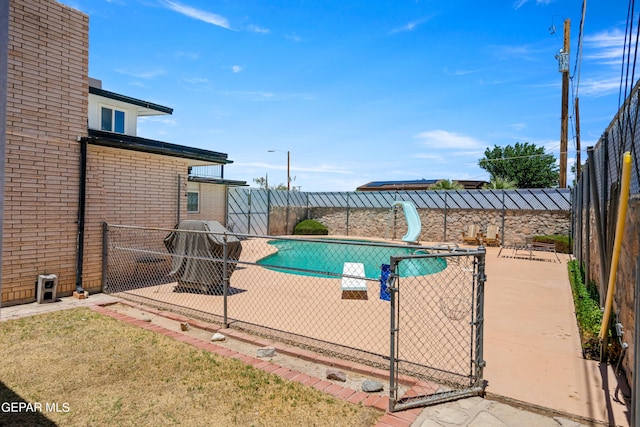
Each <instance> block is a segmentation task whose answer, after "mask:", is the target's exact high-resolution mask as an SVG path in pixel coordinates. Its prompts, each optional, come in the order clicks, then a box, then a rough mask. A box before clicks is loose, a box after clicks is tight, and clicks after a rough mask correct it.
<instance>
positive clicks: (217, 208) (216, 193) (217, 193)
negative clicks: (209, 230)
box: [184, 182, 227, 225]
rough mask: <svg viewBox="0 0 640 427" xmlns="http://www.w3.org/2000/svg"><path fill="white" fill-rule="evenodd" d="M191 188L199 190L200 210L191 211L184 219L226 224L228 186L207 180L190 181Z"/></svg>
mask: <svg viewBox="0 0 640 427" xmlns="http://www.w3.org/2000/svg"><path fill="white" fill-rule="evenodd" d="M189 189H190V191H191V189H193V190H194V191H198V193H199V195H200V196H199V197H200V212H197V213H196V212H189V213H188V214H187V217H186V218H184V219H197V220H202V221H218V222H219V223H220V224H222V225H224V224H225V223H226V220H227V187H226V186H225V185H220V184H210V183H206V182H189Z"/></svg>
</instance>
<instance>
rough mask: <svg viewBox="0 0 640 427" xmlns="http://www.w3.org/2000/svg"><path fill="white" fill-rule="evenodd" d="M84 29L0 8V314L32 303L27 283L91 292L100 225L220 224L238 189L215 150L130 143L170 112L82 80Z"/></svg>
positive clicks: (31, 3)
mask: <svg viewBox="0 0 640 427" xmlns="http://www.w3.org/2000/svg"><path fill="white" fill-rule="evenodd" d="M88 31H89V19H88V17H87V15H85V14H83V13H81V12H80V11H77V10H75V9H73V8H70V7H68V6H65V5H62V4H60V3H58V2H56V1H55V0H10V2H9V25H8V42H7V46H6V47H7V52H8V57H7V62H6V66H4V67H3V68H5V69H0V73H3V74H5V75H6V81H7V84H6V108H5V111H6V130H5V132H4V133H5V135H4V139H5V158H4V164H5V176H4V177H5V197H4V219H3V242H2V243H3V250H2V282H1V291H2V300H1V301H2V305H9V304H19V303H25V302H32V301H35V299H36V287H37V279H38V276H39V275H50V274H55V275H56V276H57V279H58V282H57V283H58V284H57V294H58V295H70V294H72V293H73V292H74V291H82V292H84V291H89V292H95V291H100V290H101V286H102V225H103V223H104V222H107V223H112V224H127V225H144V226H152V227H166V228H172V227H174V226H175V225H176V224H177V222H178V221H179V220H180V219H206V220H217V221H220V222H222V223H224V221H225V217H226V213H225V206H226V189H227V186H229V185H246V183H244V182H242V181H229V180H225V179H224V166H225V165H227V164H229V163H232V162H231V160H229V159H228V157H227V154H225V153H220V152H216V151H211V150H203V149H199V148H194V147H187V146H183V145H177V144H172V143H168V142H162V141H156V140H150V139H146V138H141V137H139V136H137V122H138V117H142V116H148V115H166V114H171V113H172V112H173V110H172V109H171V108H169V107H166V106H162V105H157V104H154V103H152V102H147V101H143V100H140V99H136V98H131V97H129V96H125V95H121V94H117V93H114V92H110V91H108V90H105V89H103V88H102V84H101V82H100V81H98V80H94V79H90V78H89V76H88V63H89V53H88ZM0 64H3V63H2V62H0ZM159 90H160V89H159ZM201 175H202V176H201Z"/></svg>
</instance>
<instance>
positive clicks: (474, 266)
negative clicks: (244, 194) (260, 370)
mask: <svg viewBox="0 0 640 427" xmlns="http://www.w3.org/2000/svg"><path fill="white" fill-rule="evenodd" d="M104 242H105V246H104V264H103V265H104V268H103V274H104V285H103V288H104V291H105V292H107V293H112V294H116V295H118V296H119V297H122V298H125V299H129V300H133V301H136V302H140V303H143V304H146V305H150V306H154V307H157V308H162V309H167V310H171V311H174V312H178V313H181V314H185V315H187V316H190V317H193V318H199V319H202V320H206V321H211V322H215V323H220V324H223V325H224V326H226V327H230V328H237V329H241V330H244V331H247V332H249V333H252V334H257V335H259V336H262V337H266V338H268V339H272V340H276V341H280V342H285V343H289V344H293V345H296V346H300V347H303V348H306V349H309V350H312V351H316V352H321V353H324V354H328V355H331V356H334V357H338V358H341V359H345V360H352V361H355V362H360V363H364V364H367V365H370V366H374V367H378V368H382V369H385V370H386V369H390V370H391V374H390V380H391V383H392V386H391V391H390V394H391V400H390V401H391V409H399V408H402V407H403V405H405V406H406V405H409V406H416V405H424V404H426V403H429V402H430V401H431V400H433V399H436V398H438V396H442V395H444V396H447V397H448V398H450V397H451V396H456V395H458V394H459V393H476V394H477V393H480V392H481V388H479V386H480V385H481V375H482V370H481V366H482V363H481V359H482V350H481V349H482V333H481V331H482V329H481V323H482V321H481V319H482V304H481V302H482V295H481V294H482V287H481V286H479V283H480V282H483V280H479V278H482V277H483V276H484V270H483V268H482V270H481V269H480V268H479V266H480V265H482V266H484V263H479V261H478V260H479V259H482V260H484V250H483V249H482V250H462V249H458V248H455V247H424V246H412V245H398V244H387V243H381V242H372V241H364V240H350V241H346V240H339V239H311V238H303V239H295V238H273V237H269V236H257V235H249V234H236V233H228V232H225V233H214V232H202V231H194V230H175V229H160V228H142V227H130V226H115V225H106V224H105V226H104ZM390 330H391V333H390ZM400 337H402V338H401V339H400ZM390 363H392V365H391V366H390ZM402 375H409V376H411V377H413V378H417V380H419V381H420V384H422V385H423V386H424V387H422V391H423V392H421V393H419V394H420V396H421V398H419V399H416V396H402V395H401V394H402V393H403V392H404V391H405V389H406V387H404V388H402V387H400V379H401V378H402ZM401 390H402V391H401ZM425 395H426V396H428V397H426V398H425Z"/></svg>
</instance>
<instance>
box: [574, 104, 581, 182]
mask: <svg viewBox="0 0 640 427" xmlns="http://www.w3.org/2000/svg"><path fill="white" fill-rule="evenodd" d="M575 115H576V182H578V181H580V173H581V171H580V168H581V166H582V165H581V164H580V108H579V107H578V97H577V96H576V112H575Z"/></svg>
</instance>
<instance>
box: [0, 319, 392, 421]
mask: <svg viewBox="0 0 640 427" xmlns="http://www.w3.org/2000/svg"><path fill="white" fill-rule="evenodd" d="M0 337H1V340H2V344H1V345H0V360H1V361H2V363H0V381H1V383H0V403H2V402H11V401H15V400H17V399H19V398H21V399H22V400H23V401H25V402H27V403H31V404H34V403H41V404H42V405H43V407H44V406H45V404H46V403H57V404H58V407H59V409H60V412H46V411H43V413H42V414H28V413H25V412H21V413H20V414H16V413H11V412H7V411H0V425H5V424H6V425H26V424H28V423H31V424H32V425H38V424H42V422H43V421H46V420H43V419H42V418H41V416H42V415H45V416H46V417H47V418H49V419H50V420H52V421H53V422H55V423H56V424H59V425H65V426H68V425H81V426H103V425H120V426H125V425H131V426H140V425H183V426H200V425H202V426H218V425H219V426H229V425H239V426H252V425H255V426H283V425H300V426H349V427H351V426H370V425H373V424H375V423H376V421H377V420H378V419H379V418H380V417H381V416H382V413H381V412H379V411H377V410H374V409H372V408H364V407H361V406H356V405H351V404H348V403H345V402H342V401H340V400H337V399H335V398H333V397H332V396H329V395H327V394H324V393H320V392H318V391H317V390H315V389H313V388H311V387H305V386H303V385H301V384H298V383H295V382H291V381H287V380H284V379H282V378H280V377H278V376H276V375H271V374H268V373H265V372H263V371H260V370H257V369H254V368H252V367H250V366H248V365H246V364H244V363H242V362H239V361H237V360H234V359H227V358H224V357H219V356H217V355H215V354H211V353H208V352H206V351H203V350H199V349H196V348H194V347H192V346H190V345H188V344H184V343H181V342H177V341H175V340H173V339H171V338H168V337H166V336H164V335H161V334H157V333H154V332H150V331H147V330H144V329H140V328H137V327H134V326H131V325H128V324H124V323H121V322H119V321H117V320H114V319H112V318H110V317H107V316H103V315H100V314H98V313H95V312H93V311H91V310H89V309H86V308H78V309H73V310H64V311H58V312H54V313H49V314H44V315H40V316H33V317H28V318H23V319H17V320H12V321H7V322H1V323H0ZM2 383H4V387H2ZM64 405H66V407H68V409H69V410H68V412H64V408H65V406H64ZM5 408H6V405H5ZM43 409H44V408H43ZM38 417H40V418H38Z"/></svg>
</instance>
